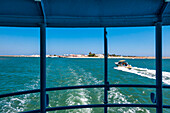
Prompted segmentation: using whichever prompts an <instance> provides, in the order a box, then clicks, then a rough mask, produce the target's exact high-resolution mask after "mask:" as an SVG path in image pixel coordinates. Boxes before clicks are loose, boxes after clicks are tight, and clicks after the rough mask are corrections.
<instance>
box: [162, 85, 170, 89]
mask: <svg viewBox="0 0 170 113" xmlns="http://www.w3.org/2000/svg"><path fill="white" fill-rule="evenodd" d="M162 88H170V85H163V86H162Z"/></svg>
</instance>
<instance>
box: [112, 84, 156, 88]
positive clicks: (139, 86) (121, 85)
mask: <svg viewBox="0 0 170 113" xmlns="http://www.w3.org/2000/svg"><path fill="white" fill-rule="evenodd" d="M109 87H137V88H156V85H142V84H110V85H109Z"/></svg>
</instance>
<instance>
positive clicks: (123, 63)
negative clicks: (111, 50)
mask: <svg viewBox="0 0 170 113" xmlns="http://www.w3.org/2000/svg"><path fill="white" fill-rule="evenodd" d="M115 64H116V66H117V67H125V68H127V69H132V66H131V65H129V64H128V63H127V62H126V61H125V60H119V61H118V62H115Z"/></svg>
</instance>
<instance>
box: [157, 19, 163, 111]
mask: <svg viewBox="0 0 170 113" xmlns="http://www.w3.org/2000/svg"><path fill="white" fill-rule="evenodd" d="M156 100H157V102H156V104H157V110H156V111H157V113H162V22H157V24H156Z"/></svg>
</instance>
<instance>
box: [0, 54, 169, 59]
mask: <svg viewBox="0 0 170 113" xmlns="http://www.w3.org/2000/svg"><path fill="white" fill-rule="evenodd" d="M0 57H40V55H0ZM46 57H48V58H104V57H87V56H83V57H67V56H50V55H46ZM108 58H109V59H155V57H150V56H136V57H108ZM162 59H170V57H162Z"/></svg>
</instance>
